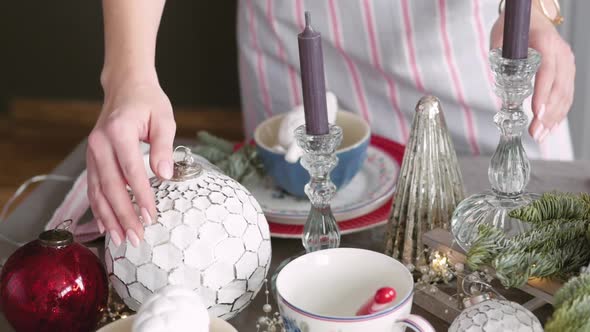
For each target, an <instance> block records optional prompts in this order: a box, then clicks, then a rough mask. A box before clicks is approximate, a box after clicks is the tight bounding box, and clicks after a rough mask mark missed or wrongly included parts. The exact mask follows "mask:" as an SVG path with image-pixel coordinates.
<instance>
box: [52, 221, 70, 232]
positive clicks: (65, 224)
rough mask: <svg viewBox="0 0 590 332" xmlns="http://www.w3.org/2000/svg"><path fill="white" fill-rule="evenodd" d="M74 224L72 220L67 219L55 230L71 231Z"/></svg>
mask: <svg viewBox="0 0 590 332" xmlns="http://www.w3.org/2000/svg"><path fill="white" fill-rule="evenodd" d="M73 223H74V221H73V220H72V219H66V220H64V221H62V222H60V223H59V224H58V225H57V226H55V228H54V229H63V230H66V231H69V230H70V227H71V226H72V224H73Z"/></svg>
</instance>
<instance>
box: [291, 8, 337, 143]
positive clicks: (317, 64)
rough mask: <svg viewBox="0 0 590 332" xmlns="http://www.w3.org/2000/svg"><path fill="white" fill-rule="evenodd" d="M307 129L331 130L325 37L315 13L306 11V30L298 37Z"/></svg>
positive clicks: (321, 132) (311, 132) (312, 131)
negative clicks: (314, 20)
mask: <svg viewBox="0 0 590 332" xmlns="http://www.w3.org/2000/svg"><path fill="white" fill-rule="evenodd" d="M297 39H298V41H299V62H300V63H301V86H302V90H303V109H304V111H305V129H306V131H307V134H308V135H325V134H328V132H329V131H330V129H329V125H328V108H327V105H326V82H325V78H324V57H323V55H322V37H321V35H320V33H319V32H316V31H314V30H313V28H312V27H311V15H310V14H309V12H305V29H304V30H303V32H301V33H300V34H299V36H297Z"/></svg>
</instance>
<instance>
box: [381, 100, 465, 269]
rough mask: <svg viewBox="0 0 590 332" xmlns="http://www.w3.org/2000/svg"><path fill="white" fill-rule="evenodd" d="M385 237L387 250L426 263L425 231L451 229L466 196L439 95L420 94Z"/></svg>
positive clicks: (417, 263)
mask: <svg viewBox="0 0 590 332" xmlns="http://www.w3.org/2000/svg"><path fill="white" fill-rule="evenodd" d="M394 197H395V200H394V202H393V207H392V211H391V215H390V217H389V222H388V224H387V236H386V238H385V254H387V255H391V256H393V258H396V259H399V260H401V261H402V263H404V264H413V265H415V266H423V265H426V264H427V257H428V256H427V254H426V252H425V251H424V249H425V246H426V245H425V244H424V242H423V240H422V237H423V235H424V233H426V232H428V231H431V230H433V229H435V228H442V229H447V230H448V229H449V227H450V224H451V221H450V220H451V216H452V215H453V211H454V210H455V207H457V204H458V203H459V202H460V201H461V200H463V198H464V197H465V194H464V192H463V180H462V178H461V172H460V170H459V163H458V162H457V155H456V153H455V148H454V147H453V142H452V141H451V135H450V134H449V131H448V130H447V125H446V122H445V117H444V114H443V110H442V106H441V103H440V100H438V98H436V97H434V96H425V97H422V98H421V99H420V100H419V101H418V104H417V105H416V114H415V115H414V121H413V124H412V131H411V132H410V139H409V141H408V144H407V145H406V152H405V153H404V160H403V162H402V167H401V170H400V174H399V176H398V181H397V185H396V189H395V195H394Z"/></svg>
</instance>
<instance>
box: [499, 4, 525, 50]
mask: <svg viewBox="0 0 590 332" xmlns="http://www.w3.org/2000/svg"><path fill="white" fill-rule="evenodd" d="M530 21H531V0H506V9H505V10H504V43H503V45H502V57H504V58H506V59H526V58H527V57H528V49H529V25H530Z"/></svg>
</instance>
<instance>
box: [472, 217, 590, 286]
mask: <svg viewBox="0 0 590 332" xmlns="http://www.w3.org/2000/svg"><path fill="white" fill-rule="evenodd" d="M588 225H589V221H588V220H564V219H556V220H549V221H546V222H544V223H539V224H535V225H533V228H532V229H531V230H529V231H527V232H525V233H522V234H520V235H517V236H515V237H513V238H511V239H506V238H505V236H504V233H503V232H502V231H501V230H499V229H497V228H494V227H491V226H487V225H480V227H479V228H478V230H479V232H478V236H477V238H476V240H475V241H474V242H473V244H472V246H471V249H470V250H469V252H468V253H467V264H468V266H469V267H470V268H472V269H480V268H482V267H484V266H491V267H492V268H494V269H495V272H496V277H497V278H498V280H500V281H501V282H502V284H503V285H504V286H505V287H519V286H522V285H524V284H525V283H526V282H527V281H528V280H529V278H531V277H538V278H545V277H551V278H564V277H568V276H571V274H572V273H576V272H577V271H579V269H580V268H581V267H582V266H584V265H586V264H588V261H589V260H590V242H589V241H588V240H587V239H588V235H589V230H588Z"/></svg>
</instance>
